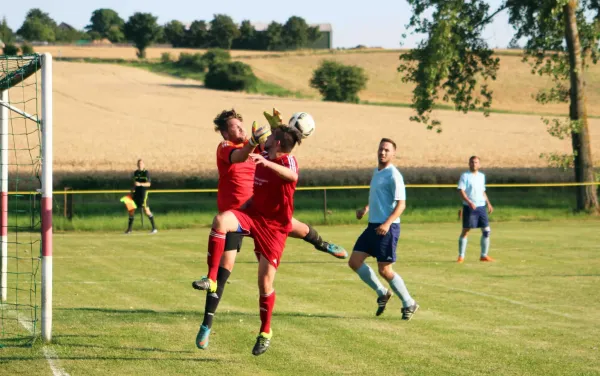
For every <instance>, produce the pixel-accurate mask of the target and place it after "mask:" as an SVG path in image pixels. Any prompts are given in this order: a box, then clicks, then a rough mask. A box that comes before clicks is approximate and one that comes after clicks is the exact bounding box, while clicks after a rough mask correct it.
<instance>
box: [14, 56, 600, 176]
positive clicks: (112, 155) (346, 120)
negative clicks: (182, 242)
mask: <svg viewBox="0 0 600 376" xmlns="http://www.w3.org/2000/svg"><path fill="white" fill-rule="evenodd" d="M13 94H15V93H12V92H11V95H13ZM273 106H277V107H278V108H279V109H280V110H281V111H282V112H283V114H284V115H286V116H287V115H289V114H290V113H292V112H294V111H300V110H302V111H308V112H310V113H311V114H313V116H314V117H315V119H316V121H317V130H316V134H315V135H313V136H312V137H311V138H309V139H307V140H306V141H305V143H303V144H302V145H301V146H300V147H299V148H298V149H297V150H296V152H295V154H296V155H297V156H298V157H299V161H300V165H301V167H303V168H304V170H305V171H307V170H308V171H310V170H322V169H330V170H336V171H337V173H338V174H342V175H343V174H345V173H351V172H352V171H354V170H356V169H359V168H370V167H373V166H374V165H375V163H376V157H375V152H376V147H377V143H378V141H379V139H380V138H382V137H390V138H392V139H395V140H396V141H397V143H398V145H399V150H398V160H397V165H398V166H399V167H400V168H408V167H430V168H439V169H440V170H443V169H445V168H449V167H451V168H457V167H460V168H463V167H465V166H466V161H467V159H468V157H469V156H470V155H472V154H479V155H481V156H482V163H483V164H484V166H485V167H487V168H489V167H501V168H524V167H544V166H546V162H545V161H543V160H541V159H540V158H539V155H540V153H543V152H553V151H556V152H569V151H570V143H569V141H561V140H558V139H555V138H553V137H551V136H549V135H548V134H547V133H546V132H545V128H544V125H543V124H542V122H541V121H540V117H539V116H526V115H504V114H492V115H491V116H490V117H489V118H485V117H484V116H483V115H481V114H469V115H463V114H459V113H455V112H451V111H440V112H438V113H437V115H438V116H439V118H440V119H441V120H442V121H443V124H444V132H443V133H441V134H437V133H435V132H433V131H428V130H426V129H425V127H424V126H423V125H420V124H416V123H412V122H410V121H409V120H408V118H409V116H410V115H411V110H410V109H406V108H397V107H378V106H367V105H351V104H339V103H326V102H321V101H312V100H296V99H281V98H272V97H266V96H260V95H248V94H242V93H232V92H224V91H213V90H207V89H205V88H203V87H202V86H201V85H198V83H197V82H192V81H184V80H178V79H175V78H170V77H165V76H159V75H155V74H152V73H149V72H147V71H144V70H141V69H136V68H130V67H124V66H119V65H109V64H100V65H99V64H86V63H68V62H55V64H54V163H55V171H56V173H57V175H60V174H61V173H84V174H91V175H95V174H98V175H99V176H100V175H104V174H109V175H110V174H122V173H125V172H130V171H132V170H134V169H135V163H136V159H137V158H144V159H145V161H146V164H147V166H148V168H149V169H151V170H152V171H154V172H157V171H162V172H170V173H178V174H183V175H201V176H215V173H216V171H215V150H216V147H217V144H218V142H219V141H220V136H219V135H218V134H217V133H215V132H214V131H213V126H212V119H213V117H214V116H215V115H216V114H217V113H218V112H219V111H220V110H222V109H224V108H231V107H235V108H236V109H238V110H239V111H241V112H242V113H243V114H244V116H245V120H246V125H247V126H248V128H249V127H250V124H251V121H252V120H254V119H257V120H260V121H264V120H263V117H262V111H263V110H268V109H270V108H272V107H273ZM590 126H591V129H592V144H593V153H594V156H595V160H596V163H600V120H597V119H592V120H590Z"/></svg>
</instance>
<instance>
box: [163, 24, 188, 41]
mask: <svg viewBox="0 0 600 376" xmlns="http://www.w3.org/2000/svg"><path fill="white" fill-rule="evenodd" d="M163 30H164V33H165V38H166V39H167V41H168V42H169V43H171V44H172V45H173V47H185V45H186V41H185V26H184V25H183V24H182V23H181V22H180V21H177V20H173V21H171V22H168V23H167V24H166V25H165V26H164V27H163Z"/></svg>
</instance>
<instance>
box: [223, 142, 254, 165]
mask: <svg viewBox="0 0 600 376" xmlns="http://www.w3.org/2000/svg"><path fill="white" fill-rule="evenodd" d="M254 149H256V146H253V145H250V143H249V142H248V143H246V145H244V146H243V147H242V148H240V149H235V150H233V151H232V152H231V154H229V161H230V162H231V163H242V162H246V160H247V159H248V156H249V155H250V153H252V152H253V151H254Z"/></svg>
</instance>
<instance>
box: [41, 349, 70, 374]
mask: <svg viewBox="0 0 600 376" xmlns="http://www.w3.org/2000/svg"><path fill="white" fill-rule="evenodd" d="M42 350H43V351H44V356H45V357H46V360H47V361H48V364H49V365H50V369H51V370H52V374H53V375H54V376H69V374H68V373H66V372H65V370H64V369H62V367H61V366H60V365H59V364H58V356H57V355H56V351H54V349H53V348H51V347H48V346H44V347H43V348H42Z"/></svg>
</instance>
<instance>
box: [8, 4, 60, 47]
mask: <svg viewBox="0 0 600 376" xmlns="http://www.w3.org/2000/svg"><path fill="white" fill-rule="evenodd" d="M17 34H19V35H20V36H22V37H23V38H25V39H26V40H29V41H46V42H54V40H55V39H56V22H55V21H54V20H53V19H52V18H51V17H50V15H49V14H48V13H44V12H42V11H41V10H40V9H38V8H33V9H31V10H29V12H27V15H26V16H25V21H24V22H23V25H21V27H20V28H19V30H17Z"/></svg>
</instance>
